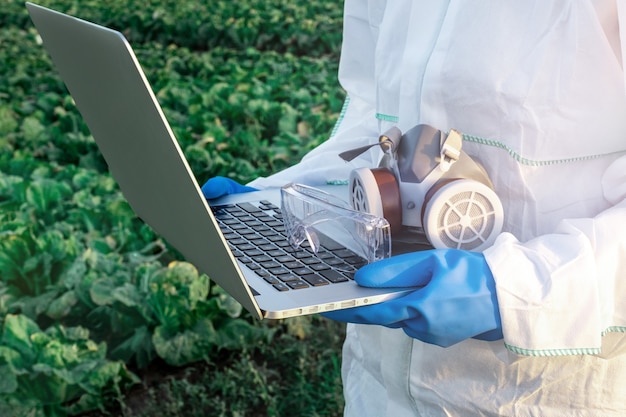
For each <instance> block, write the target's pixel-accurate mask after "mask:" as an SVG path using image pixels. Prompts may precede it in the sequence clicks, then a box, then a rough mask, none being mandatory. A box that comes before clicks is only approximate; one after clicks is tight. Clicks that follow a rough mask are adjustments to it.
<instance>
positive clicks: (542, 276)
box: [485, 157, 626, 356]
mask: <svg viewBox="0 0 626 417" xmlns="http://www.w3.org/2000/svg"><path fill="white" fill-rule="evenodd" d="M564 181H567V179H564ZM601 185H602V188H603V193H604V196H605V198H606V199H607V200H608V201H609V202H610V203H611V204H614V205H613V207H611V208H609V209H607V210H605V211H603V212H601V213H600V214H598V215H597V216H596V217H594V218H580V219H567V220H563V221H561V222H560V224H559V225H558V227H557V228H556V230H554V232H553V233H551V234H545V235H541V236H538V237H536V238H534V239H532V240H530V241H528V242H525V243H522V242H520V241H519V240H517V239H516V238H515V237H514V236H513V235H512V234H509V233H504V234H502V235H501V236H500V237H499V238H498V239H497V241H496V243H495V244H494V245H493V246H492V247H491V248H490V249H488V250H486V251H485V256H486V259H487V261H488V263H489V266H490V268H491V269H492V272H493V274H494V277H495V279H496V283H497V285H496V290H497V296H498V301H499V304H500V314H501V316H502V327H503V333H504V341H505V344H506V346H507V348H508V349H509V350H512V351H514V352H516V353H519V354H523V355H531V356H551V355H571V354H598V353H600V350H601V345H602V336H603V335H604V334H606V333H607V332H624V331H626V303H625V302H624V300H626V157H621V158H619V159H617V160H616V161H615V162H613V163H612V165H610V166H609V168H608V169H607V170H606V172H605V174H604V176H603V178H602V180H601ZM564 186H566V184H564Z"/></svg>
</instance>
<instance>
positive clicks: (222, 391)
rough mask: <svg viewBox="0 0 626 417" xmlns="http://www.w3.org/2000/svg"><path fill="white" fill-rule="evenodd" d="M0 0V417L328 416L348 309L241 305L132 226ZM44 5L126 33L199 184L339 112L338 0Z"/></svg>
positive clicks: (337, 397)
mask: <svg viewBox="0 0 626 417" xmlns="http://www.w3.org/2000/svg"><path fill="white" fill-rule="evenodd" d="M2 3H3V4H2V7H0V66H1V68H2V69H1V72H0V415H2V416H29V417H38V416H42V417H43V416H46V417H47V416H65V415H82V416H90V417H95V416H103V415H113V416H127V417H131V416H137V417H139V416H155V415H159V416H336V415H340V414H341V410H342V406H343V399H342V393H341V382H340V361H341V360H340V357H341V356H340V354H341V343H342V340H343V336H344V327H343V326H342V325H341V324H338V323H334V322H331V321H328V320H325V319H324V318H322V317H319V316H312V317H304V318H296V319H288V320H284V321H256V320H254V319H252V318H251V317H250V316H249V315H248V314H247V313H246V312H245V311H242V310H241V307H240V306H239V305H238V304H237V303H236V302H234V301H233V300H232V299H231V298H230V297H229V296H228V295H227V294H225V293H224V292H223V291H222V290H221V289H220V288H219V287H218V286H216V285H214V284H212V282H211V280H210V277H207V276H205V275H202V274H199V273H198V271H197V270H196V269H195V267H194V266H193V265H191V264H189V263H186V262H185V260H184V259H182V258H181V257H180V255H179V254H178V253H177V252H176V251H175V250H173V249H172V248H171V247H170V246H169V245H168V244H167V242H165V241H163V239H162V238H160V237H159V236H158V235H156V234H155V233H154V232H153V231H152V230H151V229H150V228H149V227H148V226H146V225H145V224H143V223H142V222H141V221H140V220H139V219H138V218H137V217H136V216H135V215H134V213H133V212H132V210H131V209H130V207H129V206H128V204H127V203H126V201H125V200H124V198H123V196H122V195H121V193H120V191H119V189H118V187H117V185H116V183H115V181H114V180H113V179H112V178H111V176H110V175H109V174H108V172H107V167H106V164H105V163H104V161H103V159H102V157H101V156H100V154H99V153H98V150H97V147H96V145H95V143H94V141H93V138H92V137H91V135H90V133H89V130H88V129H87V127H86V125H85V124H84V122H83V120H82V118H81V116H80V114H79V113H78V111H77V109H76V107H75V106H74V103H73V100H72V99H71V97H70V96H69V95H68V93H67V91H66V89H65V87H64V85H63V83H62V81H61V80H60V78H59V76H58V74H57V72H56V71H55V69H54V68H53V66H52V64H51V62H50V60H49V58H48V56H47V54H46V52H45V51H44V49H43V47H42V45H41V42H40V39H39V38H38V36H37V33H36V31H35V30H34V28H33V26H32V24H31V22H30V19H29V17H28V15H27V13H26V10H25V7H24V3H23V2H22V1H15V0H3V1H2ZM40 4H42V5H44V6H48V7H52V8H54V9H57V10H59V11H63V12H68V13H70V14H73V15H76V16H78V17H81V18H84V19H87V20H90V21H93V22H96V23H99V24H103V25H106V26H109V27H112V28H114V29H117V30H120V31H121V32H123V33H124V34H125V35H126V37H127V38H128V39H129V40H130V42H131V44H132V46H133V48H134V49H135V52H136V54H137V56H138V59H139V61H140V63H141V64H142V66H143V68H144V70H145V72H146V74H147V77H148V79H149V81H150V83H151V85H152V87H153V89H154V91H155V94H156V96H157V98H158V99H159V102H160V103H161V105H162V107H163V109H164V112H165V114H166V116H167V118H168V119H169V121H170V123H171V125H172V128H173V130H174V132H175V134H176V136H177V138H178V140H179V142H180V145H181V148H182V149H183V151H184V153H185V155H186V157H187V158H188V160H189V162H190V165H191V167H192V170H193V172H194V174H195V175H196V177H197V179H198V181H199V182H200V183H203V182H204V181H205V180H207V179H208V178H210V177H212V176H215V175H223V176H228V177H231V178H233V179H235V180H237V181H240V182H247V181H250V180H252V179H253V178H255V177H257V176H261V175H269V174H271V173H272V172H275V171H277V170H280V169H282V168H285V167H287V166H290V165H291V164H293V163H295V162H297V161H298V160H299V158H300V157H301V156H302V155H304V153H306V152H307V151H308V150H310V149H312V148H313V147H315V146H316V145H318V144H320V143H321V142H323V141H324V140H325V139H326V138H327V137H328V135H329V133H330V132H331V130H332V128H333V125H334V123H335V121H336V119H337V117H338V115H339V112H340V110H341V106H342V103H343V100H344V92H343V91H342V90H341V88H340V87H339V85H338V82H337V66H338V60H339V49H340V44H341V24H342V22H341V15H342V6H343V5H342V4H341V2H333V1H329V0H311V1H295V2H294V1H288V0H269V1H265V0H244V1H225V0H213V1H212V0H208V1H197V0H41V1H40Z"/></svg>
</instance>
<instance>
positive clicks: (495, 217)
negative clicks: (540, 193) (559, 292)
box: [340, 125, 504, 251]
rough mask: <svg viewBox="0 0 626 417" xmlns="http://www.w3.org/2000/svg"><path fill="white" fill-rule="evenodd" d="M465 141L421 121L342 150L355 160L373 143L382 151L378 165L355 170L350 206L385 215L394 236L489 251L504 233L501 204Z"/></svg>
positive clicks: (342, 156) (443, 247)
mask: <svg viewBox="0 0 626 417" xmlns="http://www.w3.org/2000/svg"><path fill="white" fill-rule="evenodd" d="M462 144H463V137H462V134H461V133H459V132H457V131H456V130H451V131H450V132H449V133H447V134H446V133H444V132H442V131H440V130H437V129H435V128H433V127H431V126H428V125H418V126H415V127H414V128H412V129H410V130H409V131H407V132H406V133H404V134H402V132H401V131H400V129H398V128H397V127H394V128H391V129H390V130H388V131H387V132H385V133H384V134H383V135H381V136H380V138H379V141H378V143H377V144H374V145H369V146H365V147H361V148H357V149H354V150H351V151H347V152H343V153H342V154H340V157H341V158H342V159H344V160H346V161H351V160H352V159H354V158H356V157H357V156H358V155H360V154H362V153H363V152H366V151H368V150H370V149H371V148H373V147H380V148H381V149H382V151H383V156H382V158H381V160H380V163H379V165H378V167H376V168H372V169H370V168H359V169H355V170H353V171H352V172H351V175H350V179H349V193H350V204H351V205H352V208H353V209H354V210H355V211H358V212H364V213H369V214H371V215H374V216H376V217H382V218H385V219H386V220H387V221H388V222H389V224H390V227H391V234H392V238H395V236H401V235H402V236H403V239H405V238H406V236H407V235H408V236H411V235H416V236H419V235H421V236H425V238H426V239H427V240H428V242H429V243H430V244H431V245H432V246H433V247H435V248H440V249H447V248H453V249H462V250H470V251H482V250H484V249H486V248H487V247H489V246H491V245H492V244H493V242H494V240H495V238H496V237H497V236H498V235H499V234H500V232H501V231H502V224H503V217H504V216H503V208H502V203H501V202H500V199H499V198H498V196H497V195H496V193H495V192H494V190H493V184H492V183H491V180H490V179H489V176H488V175H487V172H486V171H485V169H484V168H483V167H482V166H481V165H480V164H479V163H478V162H476V161H474V160H473V159H472V158H471V157H470V156H469V155H467V154H466V153H465V152H464V151H463V150H462V149H461V147H462Z"/></svg>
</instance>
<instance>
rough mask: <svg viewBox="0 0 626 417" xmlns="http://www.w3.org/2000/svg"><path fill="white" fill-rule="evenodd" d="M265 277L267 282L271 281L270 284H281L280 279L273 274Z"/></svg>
mask: <svg viewBox="0 0 626 417" xmlns="http://www.w3.org/2000/svg"><path fill="white" fill-rule="evenodd" d="M263 279H264V280H265V281H267V282H269V283H270V284H281V282H280V280H279V279H278V278H276V277H273V276H271V275H270V276H268V277H263Z"/></svg>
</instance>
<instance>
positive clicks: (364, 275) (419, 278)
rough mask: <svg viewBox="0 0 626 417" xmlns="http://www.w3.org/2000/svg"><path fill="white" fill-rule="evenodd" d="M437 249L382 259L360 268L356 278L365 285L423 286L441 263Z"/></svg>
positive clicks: (377, 286) (360, 283)
mask: <svg viewBox="0 0 626 417" xmlns="http://www.w3.org/2000/svg"><path fill="white" fill-rule="evenodd" d="M439 257H440V254H439V253H438V251H436V250H425V251H420V252H412V253H406V254H403V255H398V256H393V257H391V258H387V259H382V260H380V261H376V262H374V263H371V264H369V265H365V266H364V267H362V268H360V269H359V270H358V271H357V272H356V274H355V275H354V280H355V281H356V282H357V283H358V284H359V285H361V286H363V287H372V288H392V287H402V288H404V287H416V288H417V287H422V286H424V285H426V284H428V282H429V281H430V280H431V278H432V275H433V273H434V271H435V269H436V268H437V267H438V266H439V265H440V260H439Z"/></svg>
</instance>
